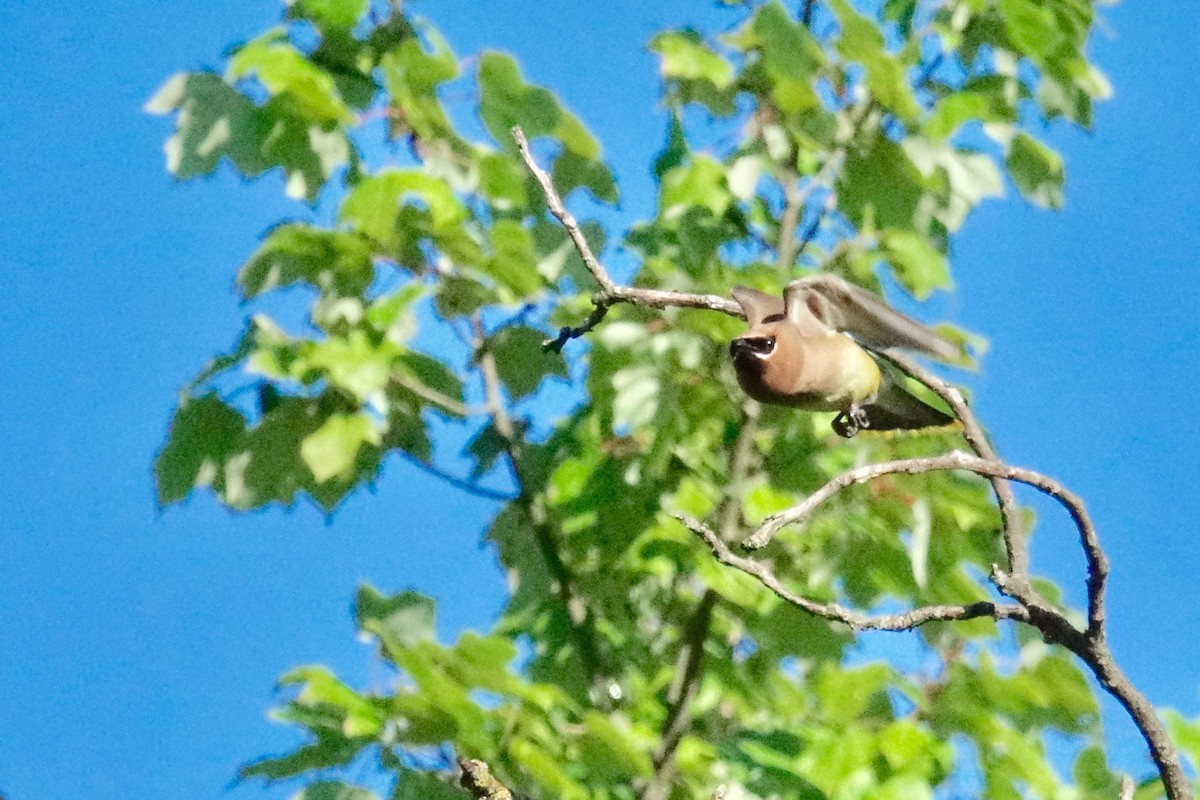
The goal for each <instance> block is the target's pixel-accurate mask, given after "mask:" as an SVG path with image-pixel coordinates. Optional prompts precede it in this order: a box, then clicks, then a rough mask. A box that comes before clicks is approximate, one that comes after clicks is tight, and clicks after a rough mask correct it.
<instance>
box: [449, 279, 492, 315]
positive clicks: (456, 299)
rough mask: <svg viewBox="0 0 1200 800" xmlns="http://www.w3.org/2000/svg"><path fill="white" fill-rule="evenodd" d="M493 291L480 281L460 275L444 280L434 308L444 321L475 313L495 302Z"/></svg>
mask: <svg viewBox="0 0 1200 800" xmlns="http://www.w3.org/2000/svg"><path fill="white" fill-rule="evenodd" d="M494 299H495V298H494V296H493V294H492V291H491V290H490V289H489V288H488V287H486V286H484V285H483V284H481V283H480V282H479V281H476V280H472V279H471V278H467V277H463V276H460V275H450V276H447V277H445V278H443V279H442V281H441V285H440V286H439V287H438V293H437V296H436V297H435V298H434V307H435V308H437V312H438V314H440V315H441V316H442V318H443V319H450V318H451V317H461V316H464V315H466V314H471V313H474V312H475V311H478V310H479V309H480V308H482V307H483V306H485V305H487V304H488V303H490V302H492V301H493V300H494Z"/></svg>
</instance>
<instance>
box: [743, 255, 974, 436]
mask: <svg viewBox="0 0 1200 800" xmlns="http://www.w3.org/2000/svg"><path fill="white" fill-rule="evenodd" d="M732 295H733V299H734V300H735V301H736V302H737V303H738V305H740V306H741V307H742V311H743V312H744V313H745V315H746V319H747V321H748V322H749V323H750V329H749V330H747V331H746V332H745V333H743V334H742V335H741V336H738V337H737V338H736V339H734V340H733V341H732V342H730V344H729V352H730V355H731V356H732V358H733V366H734V369H735V371H736V372H737V378H738V383H739V384H740V385H741V387H742V390H743V391H745V392H746V394H747V395H749V396H750V397H752V398H753V399H755V400H757V401H759V402H760V403H767V404H771V405H781V406H789V407H792V408H799V409H803V410H807V411H837V412H838V415H837V417H835V418H834V420H833V423H832V427H833V430H834V432H836V433H837V434H838V435H840V436H842V437H845V438H847V439H848V438H851V437H853V436H854V435H855V434H857V433H858V432H859V431H860V430H872V431H891V430H918V429H922V428H931V427H942V426H946V425H949V424H951V423H952V422H953V421H954V418H953V417H951V416H950V415H949V414H946V413H944V412H943V411H941V410H939V409H937V408H934V407H933V406H931V405H929V404H928V403H926V402H925V401H923V400H921V399H919V398H917V397H915V396H914V395H912V394H910V393H909V392H908V390H907V389H905V388H904V385H903V378H902V377H901V376H900V375H899V374H898V372H897V371H896V370H895V368H894V367H891V366H890V364H884V363H881V360H880V357H879V356H878V355H877V354H878V353H880V352H883V351H885V350H887V349H889V348H893V347H894V348H902V349H905V350H912V351H915V352H918V353H922V354H924V355H927V356H932V357H934V358H937V359H940V360H943V361H950V360H954V359H956V358H958V357H960V355H961V353H960V350H959V348H958V347H957V346H956V345H955V344H954V343H953V342H951V341H950V340H948V339H946V338H945V337H943V336H942V335H940V334H939V333H937V332H936V331H934V330H932V329H930V328H928V327H926V326H925V325H922V324H921V323H920V322H918V321H916V320H915V319H913V318H912V317H909V316H907V315H905V314H902V313H900V312H899V311H897V310H895V309H894V308H892V307H891V306H889V305H887V303H886V302H885V301H883V300H882V299H881V298H879V297H877V296H875V295H874V294H871V293H870V292H868V291H867V290H865V289H862V288H860V287H858V286H855V285H854V284H852V283H849V282H848V281H846V280H844V279H842V278H839V277H837V276H836V275H815V276H811V277H807V278H801V279H799V280H795V281H792V282H791V283H789V284H788V285H787V288H785V289H784V292H783V297H782V298H780V297H778V296H775V295H770V294H767V293H765V292H761V291H759V290H757V289H750V288H747V287H745V286H735V287H734V288H733V290H732Z"/></svg>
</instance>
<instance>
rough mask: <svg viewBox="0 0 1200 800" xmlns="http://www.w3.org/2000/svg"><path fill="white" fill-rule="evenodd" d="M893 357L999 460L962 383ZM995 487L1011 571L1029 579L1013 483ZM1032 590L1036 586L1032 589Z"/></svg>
mask: <svg viewBox="0 0 1200 800" xmlns="http://www.w3.org/2000/svg"><path fill="white" fill-rule="evenodd" d="M883 355H884V356H885V357H886V358H887V359H888V360H889V361H891V362H892V363H893V364H895V365H896V366H897V367H899V368H900V369H901V370H903V371H904V372H905V373H907V374H908V375H910V376H912V377H913V378H916V379H917V380H918V381H920V382H921V383H923V384H925V386H927V387H929V389H930V390H932V391H933V392H934V393H935V394H937V395H938V397H940V398H942V399H943V400H945V401H946V404H947V405H949V406H950V408H951V410H952V411H953V412H954V416H956V417H958V419H959V421H960V422H962V425H963V431H962V433H963V438H964V439H966V440H967V444H969V445H970V446H971V449H972V450H974V451H975V455H977V456H979V457H980V458H983V459H987V460H991V461H998V460H999V457H998V456H997V455H996V451H995V450H994V449H993V448H992V444H991V442H989V441H988V438H987V434H986V433H985V432H984V430H983V426H982V425H980V424H979V419H978V418H977V417H976V416H975V412H973V411H972V410H971V408H970V406H968V405H967V401H966V399H965V398H964V397H963V395H962V392H960V391H959V390H958V387H956V386H952V385H950V384H949V383H947V382H946V381H944V380H942V379H941V378H939V377H938V376H937V375H935V374H933V373H932V372H930V371H929V370H927V369H925V367H923V366H921V365H920V364H919V363H917V362H916V361H915V360H914V359H912V358H909V357H908V356H906V355H903V354H901V353H897V352H895V351H889V352H887V353H884V354H883ZM991 484H992V491H993V492H994V493H995V495H996V503H997V505H999V507H1000V520H1001V524H1002V526H1003V531H1002V533H1003V536H1004V549H1005V552H1006V555H1007V558H1008V571H1009V573H1010V574H1011V575H1012V576H1014V577H1015V578H1017V579H1018V580H1020V581H1022V582H1024V583H1028V581H1029V550H1028V544H1027V542H1026V540H1025V532H1024V531H1023V530H1022V529H1021V512H1020V509H1019V508H1018V507H1017V500H1016V496H1015V495H1014V494H1013V491H1012V487H1011V486H1009V485H1008V483H1007V482H1006V481H1005V480H1003V479H1001V478H994V477H993V478H992V479H991ZM1030 591H1032V588H1031V589H1030Z"/></svg>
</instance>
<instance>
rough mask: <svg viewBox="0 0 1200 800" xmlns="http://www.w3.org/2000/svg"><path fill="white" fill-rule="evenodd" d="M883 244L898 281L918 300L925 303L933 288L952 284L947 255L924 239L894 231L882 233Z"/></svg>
mask: <svg viewBox="0 0 1200 800" xmlns="http://www.w3.org/2000/svg"><path fill="white" fill-rule="evenodd" d="M880 242H881V243H882V245H883V252H884V255H885V256H886V257H887V259H888V261H889V262H890V263H891V265H892V270H893V273H894V274H895V276H896V280H898V281H899V282H900V284H901V285H902V286H903V287H904V288H905V289H907V290H908V291H909V292H910V293H911V294H912V295H913V296H914V297H916V298H917V299H918V300H924V299H925V298H926V297H928V296H929V293H930V292H932V291H933V290H934V289H949V288H951V286H952V285H953V284H952V283H951V281H950V264H949V263H948V262H947V261H946V256H945V255H944V254H943V253H942V252H941V251H939V250H938V249H937V248H936V247H934V246H933V245H932V244H930V242H929V240H928V239H926V238H925V237H924V236H921V235H920V234H917V233H914V232H913V231H909V230H900V229H891V230H886V231H883V232H882V233H881V234H880Z"/></svg>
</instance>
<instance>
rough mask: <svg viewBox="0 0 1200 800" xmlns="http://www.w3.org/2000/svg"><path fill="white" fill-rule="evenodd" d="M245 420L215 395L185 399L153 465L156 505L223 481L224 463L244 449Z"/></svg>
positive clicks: (179, 498) (175, 499)
mask: <svg viewBox="0 0 1200 800" xmlns="http://www.w3.org/2000/svg"><path fill="white" fill-rule="evenodd" d="M245 430H246V420H245V419H244V418H243V417H242V415H241V414H239V413H238V412H237V411H236V410H235V409H234V408H232V407H230V406H228V405H226V404H225V402H224V401H222V400H221V398H220V397H218V396H217V395H216V393H213V392H210V393H208V394H205V395H202V396H200V397H187V398H185V399H184V400H183V402H182V403H181V404H180V406H179V409H178V410H177V411H176V412H175V418H174V419H173V420H172V421H171V429H170V432H169V433H168V434H167V443H166V445H165V446H164V447H163V449H162V452H160V453H159V454H158V460H157V461H156V462H155V465H154V474H155V478H156V479H157V483H158V502H159V504H161V505H167V504H168V503H174V502H176V501H178V500H182V499H183V498H185V497H187V495H188V493H189V492H191V490H192V489H194V488H201V487H206V486H213V485H214V484H218V485H219V482H220V481H222V480H223V478H224V474H223V472H224V468H225V463H226V462H227V461H228V460H229V458H230V456H232V455H233V454H234V453H237V452H239V451H240V450H241V448H242V447H243V446H244V436H245Z"/></svg>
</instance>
